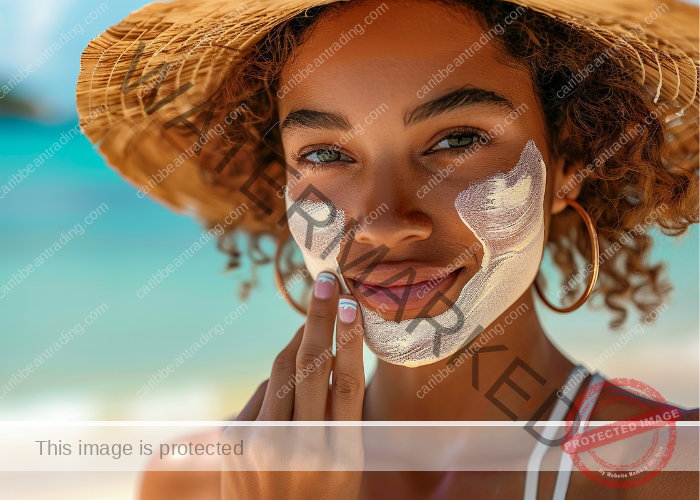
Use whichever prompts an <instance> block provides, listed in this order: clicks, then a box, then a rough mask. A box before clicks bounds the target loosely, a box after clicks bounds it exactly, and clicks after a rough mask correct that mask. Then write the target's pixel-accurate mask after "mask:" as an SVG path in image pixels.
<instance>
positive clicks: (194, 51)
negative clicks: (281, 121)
mask: <svg viewBox="0 0 700 500" xmlns="http://www.w3.org/2000/svg"><path fill="white" fill-rule="evenodd" d="M245 2H246V3H243V2H242V1H241V0H176V1H174V2H171V3H152V4H149V5H146V6H145V7H143V8H141V9H139V10H138V11H136V12H133V13H131V14H130V15H129V16H127V18H126V19H124V20H123V21H122V22H120V23H119V24H117V25H115V26H112V27H110V28H109V29H108V30H107V31H105V32H104V33H102V34H101V35H100V36H98V37H97V38H95V39H94V40H92V41H91V42H90V43H89V44H88V46H87V48H86V49H85V51H84V52H83V55H82V59H81V64H80V76H79V78H78V85H77V106H78V112H79V116H80V125H81V126H82V127H83V129H84V131H85V134H86V135H87V137H88V138H89V139H90V140H91V141H92V142H93V143H94V144H97V145H98V149H99V151H100V152H101V153H102V154H103V155H104V156H105V157H106V161H107V163H109V164H110V165H111V166H112V167H113V168H115V169H116V170H117V171H119V172H120V174H121V175H122V176H124V177H125V178H126V179H127V180H128V181H129V182H130V183H132V184H133V185H134V186H136V187H137V188H138V189H139V190H140V192H138V193H137V194H138V196H139V197H142V196H143V195H147V196H149V197H152V198H154V199H156V200H158V201H159V202H161V203H163V204H165V205H166V206H168V207H169V208H171V209H172V210H175V211H177V212H187V213H190V214H192V215H194V216H196V217H198V218H199V219H200V220H202V221H203V222H204V223H205V224H206V225H210V226H213V225H214V224H216V223H222V225H226V224H225V223H223V221H224V219H225V218H226V217H227V216H228V215H229V214H230V213H231V212H232V210H235V209H236V207H237V206H239V205H240V204H241V203H246V205H247V206H248V207H249V208H250V210H246V211H245V212H244V213H242V214H241V217H240V218H238V220H236V225H237V226H240V227H243V228H246V229H248V230H250V231H251V232H253V233H256V232H259V231H264V230H266V229H267V230H268V231H269V227H271V226H272V224H273V222H274V223H277V222H278V220H279V219H280V216H281V215H283V212H284V198H283V197H279V196H272V197H271V199H267V200H259V201H260V202H261V203H257V205H256V201H255V200H256V199H257V198H256V197H258V196H259V195H256V194H255V187H254V186H253V185H252V184H251V183H250V181H249V182H248V183H247V184H248V186H247V187H248V188H250V192H251V193H252V194H251V195H246V194H245V192H243V191H245V189H243V190H241V189H234V190H232V189H231V187H230V186H228V187H226V186H222V185H217V182H216V181H215V180H212V179H214V178H215V176H214V175H212V173H213V172H214V171H221V169H222V168H228V169H232V168H238V167H232V166H230V165H228V162H229V160H231V159H232V155H231V154H230V152H231V148H232V146H231V144H230V143H227V142H226V140H225V138H224V135H219V134H218V132H217V133H214V132H212V131H214V130H215V128H216V130H221V129H222V128H225V127H227V126H229V125H231V124H230V123H228V122H233V121H235V120H233V118H232V117H231V115H230V114H228V113H229V112H230V111H231V110H228V109H222V108H223V106H222V102H221V99H222V97H221V93H220V92H219V90H220V87H221V86H222V83H223V82H224V79H225V78H226V75H230V74H231V73H232V72H235V69H236V67H237V66H238V65H239V64H240V63H241V61H243V60H244V59H245V57H246V54H247V53H248V52H249V50H250V49H251V48H252V47H253V46H254V45H255V44H256V42H258V41H260V40H261V39H263V38H264V37H265V35H266V34H268V33H270V31H271V30H272V29H273V28H274V27H276V26H278V25H279V24H280V23H283V22H285V21H287V20H289V19H291V18H292V17H295V16H297V15H299V14H301V13H303V12H304V11H305V10H307V9H309V8H312V7H317V6H321V5H325V4H330V3H333V1H332V0H284V1H282V0H245ZM513 3H515V4H521V5H524V6H526V7H529V8H530V9H533V10H535V11H538V12H541V13H543V14H545V15H547V16H551V17H555V18H558V19H560V20H562V21H563V22H565V23H566V24H568V25H570V26H572V27H574V28H575V29H578V30H583V31H585V32H587V33H589V34H590V35H591V36H593V37H597V38H598V39H599V40H602V41H604V42H605V43H606V44H608V45H613V44H618V46H622V47H623V48H624V50H621V51H620V53H621V54H622V53H624V54H625V57H626V59H627V61H628V62H627V63H630V62H631V63H632V64H635V65H636V66H638V81H639V83H642V84H643V85H644V86H646V87H648V88H649V90H650V95H651V96H654V99H655V102H656V105H657V106H658V105H661V104H662V103H666V104H667V105H668V106H670V108H668V109H671V110H672V113H671V114H670V120H668V119H667V120H668V121H667V131H668V134H669V135H673V137H674V139H673V141H672V142H671V143H670V144H669V146H670V148H671V150H672V154H673V156H674V157H682V158H684V159H692V160H693V161H696V159H697V154H698V133H697V132H698V123H697V116H698V95H697V90H698V63H697V59H698V24H697V18H698V9H697V8H696V7H693V6H690V5H688V4H685V3H682V2H680V1H677V0H666V2H665V3H664V4H663V5H667V6H668V9H667V10H666V11H665V12H663V14H658V15H657V18H656V19H653V22H652V23H651V24H648V25H647V26H646V27H645V28H644V33H643V34H642V35H639V36H635V37H630V36H629V33H630V30H631V29H633V28H634V27H635V25H637V24H638V23H639V22H640V21H641V20H643V19H644V18H645V17H646V16H648V15H649V13H651V12H652V11H655V10H656V9H657V8H658V7H659V4H658V3H657V2H656V0H589V1H587V2H582V1H580V0H517V1H515V2H513ZM642 22H643V21H642ZM164 62H167V63H168V67H167V68H165V66H164V65H163V63H164ZM159 72H162V74H164V78H162V82H161V84H160V87H159V86H158V77H159V74H161V73H159ZM155 91H157V95H156V92H155ZM227 116H228V120H227ZM207 119H211V122H210V125H209V128H208V130H206V128H205V122H206V121H207ZM185 120H187V121H185ZM188 122H189V124H188ZM234 126H235V124H234ZM217 127H218V128H217ZM203 128H204V129H205V130H206V132H207V135H205V134H202V132H204V131H205V130H203ZM198 139H199V140H200V143H197V142H196V141H197V140H198ZM264 149H265V147H264V143H262V142H261V141H253V142H249V143H248V144H247V145H246V147H245V148H243V150H242V151H240V152H238V153H237V154H235V158H236V159H239V158H241V157H242V156H241V155H243V157H245V155H252V156H250V158H260V157H261V155H264V153H265V152H264V151H263V150H264ZM233 152H234V153H235V150H234V151H233ZM669 156H670V155H669ZM243 163H244V164H245V162H243ZM248 163H249V165H248V166H247V167H244V168H243V170H242V171H241V172H240V186H243V185H244V183H245V182H246V180H249V178H250V174H251V173H253V171H254V169H255V168H256V166H257V164H255V163H253V162H248ZM695 168H697V163H696V164H695ZM227 173H228V174H230V173H231V171H230V170H229V171H227ZM268 173H269V172H268ZM280 173H281V174H284V171H283V170H281V169H278V171H277V174H278V175H277V177H276V179H272V180H270V182H274V181H275V180H276V181H278V182H283V177H282V176H280V175H279V174H280ZM257 182H258V183H264V182H268V181H266V180H265V179H264V178H261V179H258V180H257ZM258 192H259V190H258ZM142 193H143V194H142ZM265 206H267V207H268V208H269V209H271V210H265V209H264V208H260V207H265ZM236 217H238V215H237V216H236ZM232 218H233V217H229V220H231V219H232ZM274 227H277V226H274ZM280 227H281V226H280Z"/></svg>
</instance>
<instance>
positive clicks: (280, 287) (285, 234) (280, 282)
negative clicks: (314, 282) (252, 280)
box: [275, 225, 306, 316]
mask: <svg viewBox="0 0 700 500" xmlns="http://www.w3.org/2000/svg"><path fill="white" fill-rule="evenodd" d="M290 234H291V233H290V232H289V226H288V225H287V226H285V227H284V230H283V231H282V234H281V235H280V238H279V241H278V242H277V250H276V251H275V286H276V287H277V291H278V292H277V293H278V294H280V295H282V298H283V299H284V300H285V302H286V303H287V304H289V305H290V306H292V307H293V308H294V309H296V310H297V311H298V312H300V313H301V314H303V315H304V316H306V309H305V308H303V307H301V306H300V305H299V304H297V303H296V302H294V300H293V299H292V297H291V296H290V295H289V290H286V287H285V286H284V279H283V278H282V271H280V267H279V261H280V257H281V256H282V249H283V248H284V245H285V243H287V240H288V239H289V236H290Z"/></svg>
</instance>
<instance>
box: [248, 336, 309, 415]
mask: <svg viewBox="0 0 700 500" xmlns="http://www.w3.org/2000/svg"><path fill="white" fill-rule="evenodd" d="M303 335H304V327H303V326H302V327H301V328H299V330H297V333H296V335H294V338H293V339H292V341H291V342H290V343H289V344H287V347H285V348H284V349H282V351H281V352H280V353H279V354H278V355H277V357H276V358H275V362H274V363H273V365H272V373H271V374H270V381H269V383H268V384H267V391H266V392H265V399H264V400H263V402H262V408H261V409H260V414H259V415H258V420H291V419H292V412H293V411H294V374H295V373H296V360H297V351H298V350H299V345H300V344H301V338H302V337H303Z"/></svg>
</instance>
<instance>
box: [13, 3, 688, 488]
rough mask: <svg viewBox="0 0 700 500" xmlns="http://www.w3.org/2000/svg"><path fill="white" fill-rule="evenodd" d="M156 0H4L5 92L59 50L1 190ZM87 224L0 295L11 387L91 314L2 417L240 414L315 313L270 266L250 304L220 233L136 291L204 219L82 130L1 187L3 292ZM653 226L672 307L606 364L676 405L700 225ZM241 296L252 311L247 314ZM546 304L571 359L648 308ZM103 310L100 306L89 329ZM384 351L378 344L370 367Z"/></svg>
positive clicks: (73, 118)
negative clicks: (98, 56)
mask: <svg viewBox="0 0 700 500" xmlns="http://www.w3.org/2000/svg"><path fill="white" fill-rule="evenodd" d="M145 3H147V2H144V1H142V0H120V1H119V2H100V1H92V0H24V1H22V2H10V1H7V0H2V1H0V42H1V44H0V46H2V47H3V48H4V50H3V51H2V52H0V88H2V86H3V85H6V84H8V82H10V81H11V79H12V78H13V75H18V74H20V72H21V71H22V69H23V68H26V67H27V65H28V64H29V63H31V62H32V61H33V60H34V59H35V58H36V57H38V56H39V55H40V54H42V53H43V52H44V51H45V50H46V49H47V48H48V47H51V46H52V45H53V44H54V43H55V42H59V45H60V50H57V51H55V53H54V55H53V56H51V57H50V58H49V59H48V60H46V61H45V62H44V63H43V64H42V65H41V66H40V67H37V68H35V69H34V70H33V72H31V73H28V75H27V76H26V77H25V78H22V81H19V82H17V79H15V84H13V86H12V87H13V88H12V89H11V91H10V92H9V93H7V94H5V95H4V96H3V97H2V99H0V165H1V167H0V186H2V185H6V184H7V183H8V180H9V179H10V178H11V177H12V175H13V174H17V172H18V169H22V168H25V167H26V165H27V164H29V163H32V162H33V161H34V159H35V158H36V157H37V156H38V155H39V154H40V153H42V152H44V150H45V149H46V148H48V147H50V146H51V144H53V143H54V141H57V140H59V138H60V137H61V135H62V134H64V133H67V131H68V130H70V129H71V128H73V127H75V126H76V125H77V114H76V111H75V84H76V80H77V76H78V69H79V62H80V54H81V52H82V50H83V48H84V47H85V46H86V45H87V43H88V41H89V40H90V39H92V38H94V37H95V36H97V35H98V34H99V33H100V32H102V31H103V30H105V29H106V28H107V27H108V26H110V25H112V24H115V23H116V22H118V21H119V20H121V19H123V18H124V17H125V16H126V15H127V14H128V13H129V12H130V11H132V10H135V9H137V8H139V7H141V6H142V5H144V4H145ZM97 12H99V13H98V14H96V13H97ZM87 21H89V22H87ZM78 25H80V26H81V29H79V30H78V29H76V26H78ZM71 30H72V33H73V34H72V35H70V36H71V37H70V38H68V36H67V35H66V34H67V33H71ZM81 31H82V33H80V32H81ZM0 96H2V92H0ZM2 194H3V193H2V192H0V195H2ZM101 206H102V207H103V208H102V209H101V210H100V212H101V213H99V215H98V216H97V217H95V218H94V219H91V221H92V224H90V225H87V224H85V222H84V219H85V217H86V216H89V214H90V213H91V212H92V211H95V210H96V209H97V208H98V207H101ZM105 206H106V207H107V208H106V209H105V208H104V207H105ZM95 213H96V212H95ZM79 223H80V224H82V225H83V229H84V233H83V234H79V235H77V236H75V235H74V236H73V237H72V238H71V239H70V240H67V242H66V243H65V244H62V247H61V248H60V250H59V251H57V252H55V254H54V255H53V256H51V257H50V258H49V259H48V260H46V261H45V262H44V263H43V264H42V265H41V266H40V267H38V268H36V269H35V270H34V271H33V272H31V273H30V274H29V275H28V276H27V277H26V278H24V279H23V280H22V281H21V282H20V283H18V284H17V285H16V286H14V287H13V288H12V289H11V290H10V292H9V293H6V294H5V295H4V296H3V297H2V299H1V300H0V329H1V330H2V333H3V335H2V346H3V347H2V349H0V386H2V385H3V384H5V383H6V382H7V381H8V379H9V378H10V377H11V376H12V374H14V373H17V371H18V370H20V369H21V368H23V367H26V366H27V364H29V363H32V362H33V361H34V360H35V359H36V358H37V357H38V356H39V355H40V354H41V353H42V352H44V351H45V349H47V348H49V347H51V346H52V345H53V343H54V342H57V341H58V340H59V338H60V336H61V335H62V334H64V333H65V332H68V331H70V330H71V329H74V328H75V326H76V325H77V324H82V325H83V328H84V333H83V334H82V335H77V336H75V337H74V338H73V339H72V340H71V341H70V342H68V343H67V344H66V345H64V346H63V347H62V348H61V349H60V350H59V351H57V352H56V353H55V354H54V355H52V356H51V357H50V358H49V359H48V360H47V361H46V362H45V363H43V364H42V365H41V366H40V367H39V368H37V369H36V370H35V372H33V373H32V374H31V375H30V376H27V377H26V378H25V379H24V380H22V381H21V383H20V384H18V385H17V386H16V387H15V388H14V389H13V390H12V391H11V392H10V393H9V394H6V395H5V397H4V398H2V399H0V420H2V421H17V420H73V421H83V420H189V421H192V420H225V419H228V418H232V417H233V416H235V415H236V414H237V412H238V411H239V410H240V409H241V407H242V406H243V404H244V403H245V402H246V401H247V400H248V398H249V397H250V396H251V394H252V393H253V391H254V390H255V388H256V387H257V385H258V384H259V383H260V382H262V381H263V380H265V379H266V378H267V377H268V375H269V369H270V367H271V364H272V360H273V359H274V356H275V355H276V354H277V353H278V352H279V351H280V350H281V349H282V347H283V346H284V345H285V344H286V343H287V342H288V340H289V338H290V337H291V336H292V335H293V333H294V332H295V331H296V329H297V328H298V326H299V325H300V324H301V323H302V317H301V316H300V315H299V314H298V313H296V312H294V311H293V310H292V309H291V308H290V307H289V306H287V305H286V303H285V302H284V301H283V300H282V299H279V298H278V297H277V296H276V289H275V287H274V282H273V276H272V266H269V265H268V266H264V267H262V268H260V269H259V270H258V273H257V281H258V285H257V287H256V288H255V289H254V290H253V291H252V293H251V294H250V296H249V297H248V298H246V299H245V301H242V300H241V298H240V296H239V295H238V289H239V286H240V284H241V282H242V281H244V280H247V279H248V278H249V274H250V269H249V268H244V269H243V270H241V271H240V272H239V271H236V272H232V273H224V272H223V271H224V268H225V264H226V258H225V256H224V255H223V254H222V253H221V252H219V251H218V250H217V248H216V246H215V243H213V242H211V243H209V244H207V245H205V246H204V248H202V249H201V250H200V251H198V252H197V253H196V254H195V256H194V257H192V258H191V259H190V260H188V261H187V262H186V264H185V265H183V266H181V267H179V268H177V269H176V272H174V273H172V275H170V276H168V278H167V279H165V280H163V281H162V282H161V283H160V284H159V285H158V286H156V287H155V288H154V289H153V290H151V291H150V292H149V293H148V294H147V295H145V296H144V298H142V299H141V298H137V296H136V292H137V291H138V290H140V289H141V287H142V286H143V285H144V284H145V283H146V282H147V281H148V280H149V279H150V276H151V275H152V274H154V273H156V272H157V271H158V270H159V269H163V268H164V267H165V266H167V265H168V264H169V263H171V262H172V261H173V259H174V258H175V257H176V256H178V255H179V254H180V253H182V252H183V251H184V250H185V249H186V248H189V247H190V246H191V245H192V244H193V243H194V242H195V241H196V240H198V239H199V238H200V236H201V229H200V228H199V227H198V226H197V224H196V223H195V222H194V221H193V220H192V219H191V218H188V217H185V216H179V215H175V214H173V213H171V212H170V211H168V210H167V209H166V208H164V207H162V206H160V205H158V204H157V203H155V202H153V201H152V200H150V199H148V198H143V199H141V198H138V197H137V196H136V189H135V188H134V187H132V186H130V185H128V184H127V183H126V182H124V181H123V180H122V179H121V178H120V177H119V175H118V174H117V173H115V172H114V171H113V170H111V169H110V168H108V167H107V166H106V165H105V163H104V161H103V159H102V158H101V157H100V155H99V154H98V153H97V152H96V151H95V150H94V149H93V147H92V146H91V144H90V143H89V141H88V140H87V139H86V138H85V137H83V136H82V135H78V136H77V137H75V138H73V139H72V140H70V141H68V142H67V143H66V144H65V145H63V146H62V147H61V149H60V150H59V151H58V152H57V153H56V154H55V155H53V156H52V157H51V158H50V159H49V160H48V161H46V162H45V163H44V164H42V165H41V166H39V167H37V168H36V169H35V170H34V172H32V173H30V174H29V175H28V176H27V177H26V178H24V179H23V180H21V182H19V183H18V184H17V185H15V186H14V187H12V189H11V190H10V191H9V192H6V193H5V194H4V196H3V197H2V198H0V234H1V235H2V237H1V238H0V287H1V286H3V285H6V284H7V283H8V282H9V281H10V280H11V279H12V275H13V274H17V273H18V272H19V270H21V269H24V268H26V267H27V265H28V264H31V263H33V262H34V259H35V258H37V257H38V256H39V255H40V254H41V253H42V252H44V251H45V249H46V248H47V247H49V246H51V245H52V244H53V243H54V242H57V241H60V239H61V238H62V235H63V234H65V233H68V232H69V230H71V228H74V227H75V226H76V224H79ZM74 233H75V231H74ZM651 234H653V235H654V237H655V242H656V243H655V247H654V250H653V260H654V261H664V262H666V263H667V272H668V277H669V279H670V281H671V282H672V283H673V284H674V286H675V290H674V291H673V292H672V294H671V297H670V300H669V301H668V302H667V305H668V310H666V311H664V312H663V313H662V314H660V316H659V318H658V320H657V321H656V323H655V324H654V325H653V326H650V327H647V328H646V330H645V331H644V333H643V334H642V335H638V336H635V337H634V339H633V340H631V341H630V342H628V343H627V344H626V345H625V346H624V348H623V349H621V350H620V351H618V352H617V353H615V354H614V355H613V356H612V357H610V358H609V359H608V360H606V361H605V363H604V364H603V365H602V366H601V367H600V370H601V371H602V373H603V374H604V375H605V376H607V377H616V376H625V377H629V378H634V379H637V380H642V381H644V382H646V383H647V384H649V385H650V386H652V387H654V388H655V389H657V390H658V391H659V392H660V393H661V394H662V395H663V396H664V397H665V398H666V399H667V400H668V401H671V402H674V403H676V404H678V405H681V406H683V407H697V406H698V405H699V403H700V401H699V396H698V391H699V384H698V376H699V372H698V366H699V351H700V343H699V323H698V322H699V312H698V303H699V296H698V279H699V276H700V273H699V269H698V268H699V255H698V245H699V241H698V228H697V226H694V227H693V228H692V230H691V231H690V232H689V233H688V234H686V235H685V236H683V237H681V238H675V239H674V238H668V237H665V236H662V235H659V234H658V233H653V232H652V233H651ZM64 239H65V238H64ZM263 247H264V248H266V250H267V251H268V253H270V252H272V251H273V248H274V246H273V244H272V243H271V242H266V243H264V245H263ZM550 292H552V287H550ZM243 303H245V304H246V306H247V310H245V312H242V311H243V310H242V309H240V306H241V304H243ZM102 304H105V305H106V306H107V308H105V307H103V306H102ZM538 304H539V305H540V306H541V303H539V302H538ZM237 308H238V310H239V312H240V314H238V318H237V319H236V320H235V321H234V322H233V324H232V325H230V326H228V327H227V328H226V331H225V334H223V335H221V336H218V337H216V338H214V339H213V340H211V341H210V343H208V344H207V345H206V346H204V347H203V349H201V350H200V351H199V352H197V353H196V355H195V356H193V357H192V358H191V359H189V360H188V361H187V362H185V363H184V364H183V365H182V366H181V367H179V368H178V369H177V370H175V372H174V373H171V374H169V375H168V376H167V378H165V379H164V380H163V381H162V382H161V383H159V384H158V385H157V386H156V387H155V388H154V389H153V390H152V391H150V392H149V393H148V394H145V395H144V394H143V393H138V391H139V390H140V389H141V388H142V386H143V385H145V384H147V383H148V381H149V379H150V378H151V376H152V375H154V374H155V373H157V372H158V370H159V369H163V368H165V367H166V366H167V365H168V363H171V362H172V360H173V359H174V358H175V357H177V356H179V355H180V354H181V353H182V352H183V351H184V350H185V349H187V348H188V347H189V346H191V345H192V344H193V343H194V341H195V340H197V339H198V338H199V337H200V336H201V334H202V332H205V331H209V330H210V329H212V328H213V327H214V325H216V324H217V323H222V322H223V319H224V317H225V316H227V315H228V314H229V313H230V312H231V311H234V310H236V309H237ZM96 310H99V314H98V313H96V312H95V311H96ZM539 312H540V313H541V317H542V319H543V322H544V325H545V327H546V330H547V331H548V332H549V334H550V336H551V338H552V340H553V341H554V342H555V343H556V344H557V345H558V346H560V347H561V349H562V350H563V351H564V352H566V353H567V354H568V355H569V357H570V358H571V359H572V360H574V361H577V362H583V363H589V362H592V360H593V359H594V358H596V357H597V356H599V355H600V354H601V352H603V351H605V349H607V348H609V347H611V345H612V344H613V343H614V342H615V341H616V340H617V339H618V337H619V334H620V333H623V332H626V331H628V330H629V329H631V328H633V327H634V325H635V324H637V322H638V321H639V318H638V317H637V316H636V315H632V316H631V317H630V318H629V320H628V321H627V323H626V324H625V325H624V326H623V327H622V328H620V329H617V330H616V331H611V330H610V329H609V327H608V321H609V319H610V316H609V315H608V313H606V312H603V311H599V310H598V311H596V310H591V309H590V308H587V307H584V308H582V309H580V310H578V311H576V312H574V313H572V314H566V315H556V314H553V313H550V312H549V311H547V310H545V309H544V308H542V307H540V308H539ZM90 313H93V316H94V317H93V318H92V320H91V321H92V323H91V324H89V325H87V324H85V319H86V317H89V316H90ZM222 324H223V323H222ZM375 362H376V361H375V359H374V357H373V355H371V353H369V351H366V365H367V371H368V375H369V376H371V372H372V369H373V366H374V364H375ZM3 477H5V479H6V480H5V481H3V482H4V485H3V486H0V490H2V489H4V490H5V494H2V495H0V496H1V497H2V498H23V499H26V498H45V496H44V495H45V493H46V491H45V490H44V489H42V488H41V487H40V486H39V485H37V484H34V481H32V480H30V476H28V475H27V476H21V475H17V474H14V475H11V476H7V475H0V480H2V478H3ZM135 477H136V476H135V475H134V474H130V475H124V476H115V475H113V476H109V475H105V476H104V477H101V478H100V479H96V478H95V477H93V479H91V480H87V481H83V480H75V481H73V482H71V481H69V480H67V479H66V478H62V479H59V478H58V477H57V478H56V479H55V480H54V481H53V483H52V481H51V480H48V479H49V478H48V476H47V478H46V479H47V480H48V483H47V484H53V487H52V488H53V491H54V494H53V495H52V497H53V498H64V497H65V498H130V497H131V496H132V495H133V492H134V491H135V490H134V488H135V484H136V483H135V481H136V479H135ZM110 478H111V479H110ZM93 483H94V484H93ZM110 484H111V485H112V486H109V488H108V487H107V486H106V485H110ZM91 485H92V486H91ZM23 488H24V489H23ZM71 488H73V489H71ZM90 488H93V489H90Z"/></svg>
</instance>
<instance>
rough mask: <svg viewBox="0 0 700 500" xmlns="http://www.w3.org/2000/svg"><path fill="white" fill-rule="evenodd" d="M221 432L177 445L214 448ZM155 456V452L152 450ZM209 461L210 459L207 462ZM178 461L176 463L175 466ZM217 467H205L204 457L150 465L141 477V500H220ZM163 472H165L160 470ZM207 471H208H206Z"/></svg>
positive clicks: (208, 464) (178, 458) (208, 433)
mask: <svg viewBox="0 0 700 500" xmlns="http://www.w3.org/2000/svg"><path fill="white" fill-rule="evenodd" d="M221 433H222V429H220V428H218V427H215V428H213V429H212V430H211V431H208V432H205V433H201V434H195V435H192V436H188V437H186V438H184V439H180V440H178V441H176V443H186V444H189V443H193V445H197V444H203V445H207V444H214V443H216V442H217V441H220V440H221ZM154 452H157V451H155V450H154ZM209 460H211V459H209ZM175 461H177V462H175ZM171 466H172V467H171ZM219 468H220V463H219V461H218V459H215V461H214V462H213V463H211V464H210V463H207V458H206V457H197V456H194V457H190V456H187V457H176V458H173V457H171V458H168V459H164V460H163V461H162V462H161V461H159V465H158V466H157V467H156V465H155V463H154V462H152V463H151V464H150V466H149V469H148V470H147V471H146V472H145V473H144V475H143V479H142V481H141V489H140V492H139V499H140V500H220V498H221V487H220V483H221V472H220V471H219V470H218V469H219ZM162 469H166V470H162ZM207 469H209V470H207Z"/></svg>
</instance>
